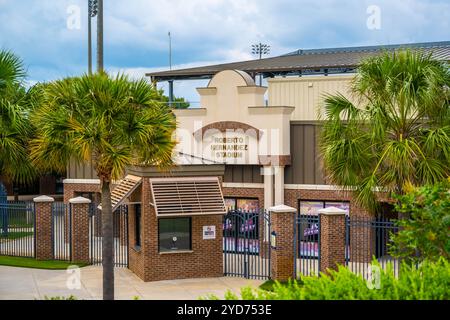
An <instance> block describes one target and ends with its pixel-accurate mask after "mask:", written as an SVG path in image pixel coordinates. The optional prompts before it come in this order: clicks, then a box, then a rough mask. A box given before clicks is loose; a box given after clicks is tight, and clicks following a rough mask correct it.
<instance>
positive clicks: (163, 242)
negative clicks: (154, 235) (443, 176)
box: [158, 218, 192, 253]
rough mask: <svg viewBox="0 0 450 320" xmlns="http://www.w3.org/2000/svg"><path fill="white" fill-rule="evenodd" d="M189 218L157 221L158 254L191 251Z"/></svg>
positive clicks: (190, 222)
mask: <svg viewBox="0 0 450 320" xmlns="http://www.w3.org/2000/svg"><path fill="white" fill-rule="evenodd" d="M191 229H192V221H191V218H168V219H165V218H164V219H159V228H158V236H159V252H161V253H165V252H176V251H190V250H192V231H191Z"/></svg>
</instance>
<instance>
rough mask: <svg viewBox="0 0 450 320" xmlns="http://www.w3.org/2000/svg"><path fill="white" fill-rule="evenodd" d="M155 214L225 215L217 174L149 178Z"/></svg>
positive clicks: (175, 215)
mask: <svg viewBox="0 0 450 320" xmlns="http://www.w3.org/2000/svg"><path fill="white" fill-rule="evenodd" d="M150 186H151V190H152V194H153V201H154V203H153V204H154V206H155V210H156V215H157V216H158V217H160V218H161V217H179V216H199V215H203V216H209V215H224V214H226V209H225V202H224V199H223V195H222V189H221V187H220V181H219V178H217V177H198V178H158V179H150Z"/></svg>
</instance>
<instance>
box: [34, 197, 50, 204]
mask: <svg viewBox="0 0 450 320" xmlns="http://www.w3.org/2000/svg"><path fill="white" fill-rule="evenodd" d="M33 201H34V202H35V203H47V202H55V199H53V198H52V197H48V196H40V197H37V198H34V199H33Z"/></svg>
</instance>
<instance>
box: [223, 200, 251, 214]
mask: <svg viewBox="0 0 450 320" xmlns="http://www.w3.org/2000/svg"><path fill="white" fill-rule="evenodd" d="M225 207H226V209H227V211H230V210H242V211H248V212H258V211H259V200H258V199H239V198H225Z"/></svg>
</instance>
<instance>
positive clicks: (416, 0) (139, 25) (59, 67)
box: [0, 0, 450, 95]
mask: <svg viewBox="0 0 450 320" xmlns="http://www.w3.org/2000/svg"><path fill="white" fill-rule="evenodd" d="M372 4H376V5H378V6H379V7H380V9H381V18H382V23H381V30H374V31H372V30H369V29H368V28H367V26H366V21H367V18H368V15H367V12H366V10H367V7H368V6H369V5H372ZM70 5H77V6H79V7H80V12H81V14H82V15H81V28H80V29H75V30H70V29H68V28H67V18H68V17H69V14H68V12H67V8H68V7H69V6H70ZM86 11H87V0H40V1H36V0H21V1H17V0H0V30H1V33H0V48H9V49H12V50H14V51H15V52H17V53H18V54H19V55H20V56H21V57H22V58H23V59H24V60H25V63H26V64H27V65H28V70H29V76H30V81H44V80H52V79H55V78H61V77H64V76H69V75H77V74H81V73H83V72H85V71H86V68H87V67H86V66H87V30H86V24H87V20H86V16H85V13H86ZM449 21H450V3H449V2H448V1H447V0H402V1H389V0H377V1H373V0H363V1H361V0H346V1H344V0H321V1H317V0H277V1H273V0H207V1H205V0H130V1H122V0H108V1H105V65H106V67H107V68H108V69H110V70H121V69H122V70H128V71H127V72H130V73H133V75H135V76H139V75H144V74H145V73H146V72H150V71H152V70H161V69H167V65H168V35H167V33H168V31H171V33H172V38H173V61H174V64H175V65H177V67H185V66H197V65H202V64H208V63H210V62H211V63H216V62H217V63H219V62H229V61H236V60H247V59H251V58H252V56H251V54H250V49H251V44H253V43H257V42H263V43H268V44H270V45H271V47H272V55H278V54H283V53H286V52H290V51H294V50H297V49H301V48H302V49H307V48H323V47H339V46H353V45H355V46H356V45H376V44H394V43H408V42H426V41H439V40H450V31H449V30H450V28H449ZM94 26H95V24H94ZM94 61H95V59H94ZM177 88H180V89H178V90H181V91H178V92H182V91H183V90H184V89H182V88H183V85H181V84H180V85H178V86H177V87H176V90H177ZM177 94H178V95H180V94H179V93H177Z"/></svg>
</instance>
